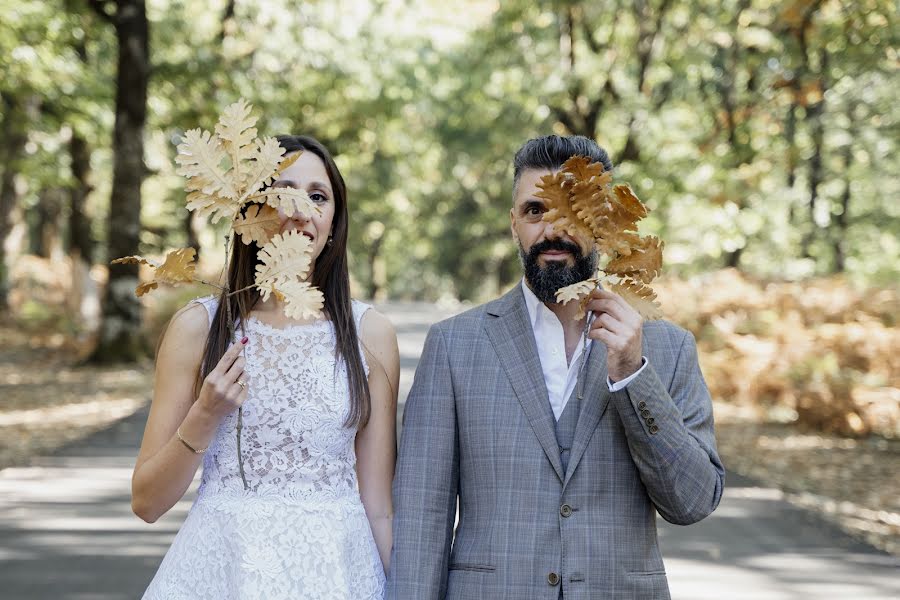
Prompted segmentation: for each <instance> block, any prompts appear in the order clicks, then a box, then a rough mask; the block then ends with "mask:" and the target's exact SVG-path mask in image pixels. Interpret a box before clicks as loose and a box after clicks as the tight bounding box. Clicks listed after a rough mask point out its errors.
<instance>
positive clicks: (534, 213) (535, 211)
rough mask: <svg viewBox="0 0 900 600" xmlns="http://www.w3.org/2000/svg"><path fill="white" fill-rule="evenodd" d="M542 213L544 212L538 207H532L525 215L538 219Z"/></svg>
mask: <svg viewBox="0 0 900 600" xmlns="http://www.w3.org/2000/svg"><path fill="white" fill-rule="evenodd" d="M542 212H544V211H543V210H541V209H540V208H538V207H537V206H532V207H531V208H529V209H527V210H526V211H525V214H527V215H531V216H534V217H536V216H537V215H539V214H541V213H542Z"/></svg>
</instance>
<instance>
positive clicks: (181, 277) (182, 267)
mask: <svg viewBox="0 0 900 600" xmlns="http://www.w3.org/2000/svg"><path fill="white" fill-rule="evenodd" d="M196 255H197V251H196V250H195V249H193V248H179V249H178V250H172V251H171V252H169V253H168V254H167V255H166V260H165V262H164V263H163V264H162V265H160V266H159V267H157V269H156V275H155V277H154V279H156V281H158V282H160V283H168V284H176V283H187V282H189V281H193V280H194V270H195V269H196V267H197V263H195V262H194V257H195V256H196Z"/></svg>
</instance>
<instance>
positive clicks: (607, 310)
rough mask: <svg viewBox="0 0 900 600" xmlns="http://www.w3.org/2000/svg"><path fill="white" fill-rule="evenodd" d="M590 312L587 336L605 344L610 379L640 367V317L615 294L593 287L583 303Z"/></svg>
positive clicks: (642, 321) (629, 373) (630, 372)
mask: <svg viewBox="0 0 900 600" xmlns="http://www.w3.org/2000/svg"><path fill="white" fill-rule="evenodd" d="M587 310H589V311H591V312H593V313H594V315H595V318H594V322H593V323H591V328H590V330H589V331H588V337H589V338H591V339H592V340H598V341H601V342H603V343H604V344H606V364H607V370H608V371H609V378H610V380H611V381H613V382H616V381H621V380H623V379H625V378H626V377H628V376H629V375H632V374H633V373H634V372H635V371H637V370H638V369H640V368H641V362H642V360H641V332H642V326H643V323H644V319H643V318H641V315H640V314H639V313H638V312H637V311H636V310H634V309H633V308H631V305H629V304H628V303H627V302H625V300H623V299H622V297H621V296H619V295H618V294H614V293H612V292H609V291H607V290H594V291H593V292H591V298H590V300H589V301H588V304H587Z"/></svg>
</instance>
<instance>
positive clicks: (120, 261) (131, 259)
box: [109, 256, 159, 268]
mask: <svg viewBox="0 0 900 600" xmlns="http://www.w3.org/2000/svg"><path fill="white" fill-rule="evenodd" d="M109 264H111V265H150V266H151V267H154V268H156V267H158V266H159V262H157V261H155V260H151V259H149V258H144V257H143V256H123V257H122V258H117V259H115V260H111V261H109Z"/></svg>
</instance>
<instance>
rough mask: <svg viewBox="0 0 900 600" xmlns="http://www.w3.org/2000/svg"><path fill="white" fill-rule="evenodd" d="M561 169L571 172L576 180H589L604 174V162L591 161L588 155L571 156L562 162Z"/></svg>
mask: <svg viewBox="0 0 900 600" xmlns="http://www.w3.org/2000/svg"><path fill="white" fill-rule="evenodd" d="M560 171H562V172H564V173H569V174H571V175H572V176H573V177H574V178H575V180H576V181H579V182H588V181H590V180H591V179H593V178H594V177H600V175H602V174H603V172H604V171H603V163H599V162H591V159H590V158H588V157H587V156H579V155H575V156H571V157H569V159H568V160H567V161H566V162H564V163H563V164H562V167H560Z"/></svg>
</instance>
